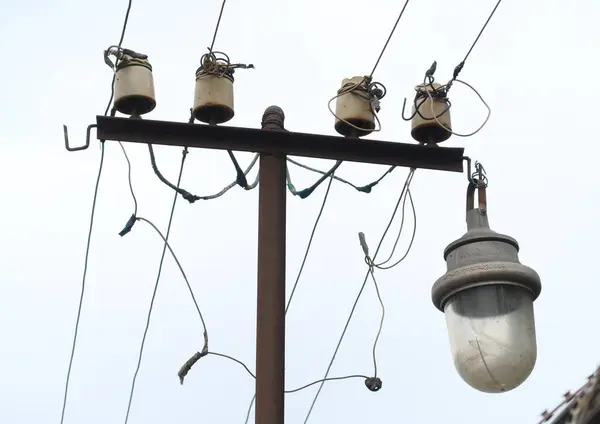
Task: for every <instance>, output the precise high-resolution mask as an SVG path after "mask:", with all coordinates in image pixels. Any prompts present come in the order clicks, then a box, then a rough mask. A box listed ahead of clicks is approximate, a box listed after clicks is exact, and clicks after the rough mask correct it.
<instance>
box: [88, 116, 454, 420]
mask: <svg viewBox="0 0 600 424" xmlns="http://www.w3.org/2000/svg"><path fill="white" fill-rule="evenodd" d="M96 122H97V138H98V139H99V140H120V141H129V142H134V143H152V144H162V145H170V146H187V147H199V148H205V149H230V150H238V151H246V152H258V153H272V154H279V155H290V156H305V157H313V158H323V159H333V160H343V161H350V162H364V163H373V164H380V165H388V166H391V165H394V166H402V167H409V168H421V169H435V170H441V171H454V172H462V171H463V153H464V149H463V148H456V147H437V146H420V145H416V144H408V143H395V142H389V141H378V140H361V139H358V138H344V137H337V136H329V135H317V134H306V133H297V132H288V131H286V132H278V131H262V130H259V129H253V128H237V127H227V126H209V125H201V124H188V123H181V122H168V121H153V120H140V119H129V118H113V117H105V116H97V117H96ZM261 424H262V423H261Z"/></svg>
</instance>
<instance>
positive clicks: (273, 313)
mask: <svg viewBox="0 0 600 424" xmlns="http://www.w3.org/2000/svg"><path fill="white" fill-rule="evenodd" d="M283 120H284V115H283V111H282V110H281V109H280V108H278V107H273V106H271V107H269V108H268V109H267V110H266V111H265V114H264V115H263V121H262V128H263V130H262V132H261V134H264V135H267V134H270V133H271V132H272V133H273V134H277V133H279V134H283V132H280V130H283ZM277 130H279V131H277ZM285 169H286V158H285V155H284V154H281V153H276V154H266V153H263V154H261V156H260V181H259V197H258V284H257V285H258V304H257V322H256V418H255V422H256V423H257V424H258V423H260V424H283V421H284V390H285V300H286V299H285V254H286V252H285V232H286V185H285V176H286V172H285Z"/></svg>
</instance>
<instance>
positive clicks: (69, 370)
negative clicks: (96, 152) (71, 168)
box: [60, 143, 104, 424]
mask: <svg viewBox="0 0 600 424" xmlns="http://www.w3.org/2000/svg"><path fill="white" fill-rule="evenodd" d="M103 165H104V143H101V144H100V165H99V166H98V177H97V178H96V186H95V188H94V198H93V200H92V212H91V216H90V226H89V230H88V236H87V244H86V248H85V259H84V261H83V277H82V279H81V294H80V295H79V304H78V306H77V318H76V320H75V330H74V332H73V343H72V344H71V356H70V358H69V367H68V369H67V378H66V382H65V389H64V395H63V404H62V412H61V415H60V423H61V424H62V423H63V422H64V419H65V411H66V408H67V397H68V394H69V382H70V380H71V370H72V368H73V359H74V358H75V346H76V345H77V335H78V334H79V320H80V319H81V309H82V307H83V296H84V293H85V281H86V277H87V270H88V259H89V255H90V242H91V240H92V230H93V228H94V217H95V215H96V201H97V199H98V188H99V187H100V177H101V175H102V167H103Z"/></svg>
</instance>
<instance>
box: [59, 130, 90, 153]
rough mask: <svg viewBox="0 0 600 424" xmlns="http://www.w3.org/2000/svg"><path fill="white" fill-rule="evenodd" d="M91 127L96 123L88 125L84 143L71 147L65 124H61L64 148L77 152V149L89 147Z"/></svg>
mask: <svg viewBox="0 0 600 424" xmlns="http://www.w3.org/2000/svg"><path fill="white" fill-rule="evenodd" d="M92 128H96V124H91V125H88V127H87V131H86V134H85V144H84V145H83V146H79V147H71V146H69V130H68V129H67V126H66V125H63V132H64V134H65V147H66V149H67V150H68V151H69V152H77V151H79V150H85V149H87V148H88V147H90V133H91V131H92Z"/></svg>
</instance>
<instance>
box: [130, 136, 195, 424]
mask: <svg viewBox="0 0 600 424" xmlns="http://www.w3.org/2000/svg"><path fill="white" fill-rule="evenodd" d="M187 154H188V150H187V147H186V148H184V149H183V153H182V156H181V166H180V168H179V177H178V178H177V187H179V185H180V184H181V177H182V176H183V167H184V164H185V159H186V156H187ZM176 205H177V192H176V193H175V195H174V196H173V203H172V205H171V213H170V214H169V223H168V225H167V232H166V234H165V244H164V246H163V250H162V253H161V255H160V262H159V264H158V272H157V274H156V282H155V283H154V290H153V291H152V297H151V299H150V306H149V308H148V315H147V317H146V326H145V327H144V334H143V336H142V342H141V345H140V352H139V355H138V361H137V365H136V368H135V373H134V374H133V379H132V381H131V390H130V392H129V402H128V403H127V414H126V415H125V424H127V422H128V420H129V413H130V411H131V403H132V401H133V393H134V391H135V383H136V380H137V376H138V373H139V371H140V367H141V365H142V355H143V354H144V346H145V343H146V336H147V335H148V329H149V328H150V318H151V317H152V310H153V309H154V300H155V299H156V293H157V291H158V284H159V282H160V277H161V275H162V268H163V264H164V261H165V255H166V253H167V244H166V242H167V241H168V240H169V235H170V234H171V225H172V223H173V216H174V214H175V206H176Z"/></svg>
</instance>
